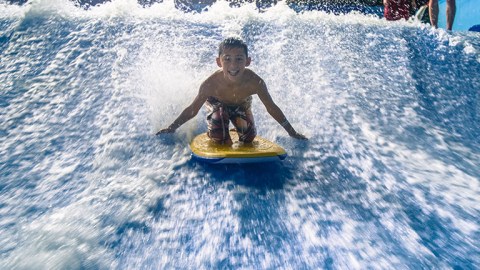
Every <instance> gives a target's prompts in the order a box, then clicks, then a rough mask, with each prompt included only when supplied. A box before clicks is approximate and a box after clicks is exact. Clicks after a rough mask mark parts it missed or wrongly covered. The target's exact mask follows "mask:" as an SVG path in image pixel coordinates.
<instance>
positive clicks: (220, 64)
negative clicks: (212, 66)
mask: <svg viewBox="0 0 480 270" xmlns="http://www.w3.org/2000/svg"><path fill="white" fill-rule="evenodd" d="M217 66H218V67H222V61H220V57H217Z"/></svg>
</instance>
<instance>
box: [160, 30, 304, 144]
mask: <svg viewBox="0 0 480 270" xmlns="http://www.w3.org/2000/svg"><path fill="white" fill-rule="evenodd" d="M216 61H217V65H218V66H219V67H220V68H221V69H220V70H218V71H215V72H214V73H213V74H212V75H210V77H208V78H207V79H206V80H205V81H204V82H203V83H202V84H201V85H200V90H199V91H198V94H197V96H196V97H195V99H194V100H193V102H192V104H190V105H189V106H188V107H187V108H185V109H184V110H183V112H182V113H181V114H180V115H179V116H178V117H177V119H175V121H173V123H172V124H171V125H170V126H169V127H167V128H165V129H162V130H160V131H159V132H157V135H159V134H162V133H173V132H175V130H176V129H177V128H179V127H180V126H181V125H183V124H184V123H185V122H187V121H188V120H190V119H192V118H193V117H194V116H195V115H197V113H198V111H199V110H200V108H201V107H202V105H203V104H204V103H205V104H206V107H207V111H208V114H207V122H208V133H207V134H208V136H209V137H210V139H212V140H213V141H215V142H217V143H220V144H232V140H231V138H230V134H229V131H228V125H229V121H231V122H232V124H233V125H234V126H235V129H236V131H237V133H238V137H239V141H241V142H244V143H250V142H252V141H253V139H254V138H255V136H256V134H257V133H256V129H255V123H254V121H253V114H252V111H251V103H252V95H258V97H259V98H260V100H261V101H262V103H263V104H264V105H265V107H266V109H267V111H268V113H269V114H270V115H271V116H272V117H273V118H274V119H275V120H276V121H277V122H278V123H280V125H281V126H283V128H284V129H285V130H286V131H287V132H288V134H289V135H290V136H292V137H294V138H296V139H302V140H306V139H307V138H306V137H305V136H303V135H302V134H299V133H297V132H296V131H295V129H294V128H293V127H292V125H290V123H289V122H288V120H287V118H286V117H285V115H284V114H283V112H282V111H281V110H280V108H279V107H278V106H277V105H276V104H275V103H274V102H273V100H272V97H271V96H270V94H269V93H268V90H267V86H266V85H265V82H264V81H263V79H262V78H260V77H259V76H258V75H257V74H255V73H254V72H253V71H252V70H250V69H247V68H246V67H247V66H249V65H250V62H251V58H250V57H249V56H248V48H247V45H246V44H245V43H244V42H243V41H242V40H241V39H238V38H227V39H225V40H224V41H223V42H222V43H220V46H219V51H218V57H217V59H216Z"/></svg>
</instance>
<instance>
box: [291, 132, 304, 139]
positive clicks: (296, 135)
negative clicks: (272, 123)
mask: <svg viewBox="0 0 480 270" xmlns="http://www.w3.org/2000/svg"><path fill="white" fill-rule="evenodd" d="M288 135H290V137H293V138H295V139H298V140H308V138H307V137H305V136H304V135H302V134H300V133H298V132H294V133H291V134H288Z"/></svg>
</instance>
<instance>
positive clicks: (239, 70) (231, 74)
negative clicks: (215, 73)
mask: <svg viewBox="0 0 480 270" xmlns="http://www.w3.org/2000/svg"><path fill="white" fill-rule="evenodd" d="M250 61H251V59H250V57H247V56H246V55H245V52H244V50H243V49H242V48H226V49H225V50H224V52H223V54H222V55H220V57H218V58H217V65H218V66H219V67H221V68H222V71H223V74H224V77H225V79H228V80H231V81H234V82H237V81H238V80H240V78H241V77H242V74H243V72H244V71H245V67H247V66H248V65H250Z"/></svg>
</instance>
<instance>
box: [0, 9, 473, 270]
mask: <svg viewBox="0 0 480 270" xmlns="http://www.w3.org/2000/svg"><path fill="white" fill-rule="evenodd" d="M0 25H1V27H0V57H1V58H0V82H1V84H0V85H1V86H0V87H1V88H0V91H1V95H0V107H1V110H0V123H1V125H0V135H1V136H0V171H1V181H0V235H1V237H0V269H452V268H453V269H478V268H480V241H479V239H480V169H479V168H480V139H479V138H480V93H479V91H480V77H479V74H480V35H479V33H475V32H466V31H465V32H462V31H456V32H451V33H448V32H446V31H444V30H442V29H437V30H435V29H432V28H430V27H428V26H426V25H421V24H417V23H407V22H387V21H385V20H382V19H379V18H377V17H374V16H365V15H362V14H358V13H352V14H348V15H333V14H326V13H324V12H320V11H312V12H305V13H300V14H299V13H296V12H295V11H293V10H292V9H291V8H289V7H287V6H286V5H284V4H283V3H280V4H278V5H276V6H274V7H272V8H270V9H267V10H266V11H264V12H258V11H257V10H256V8H255V6H254V5H244V6H242V7H240V8H231V7H229V5H228V4H226V3H223V2H219V3H216V4H214V5H213V6H212V7H210V8H209V10H208V11H206V12H201V13H184V12H182V11H179V10H177V9H175V7H174V4H173V2H170V1H166V2H164V3H161V4H155V5H152V6H151V7H148V8H141V7H139V6H138V5H137V4H136V3H135V2H134V1H126V0H121V1H115V2H111V3H108V4H105V5H101V6H98V7H95V8H91V9H89V10H84V9H80V8H77V7H75V6H74V5H73V4H70V3H69V2H65V1H54V0H41V1H36V2H32V3H31V4H29V5H25V6H11V5H0ZM230 35H240V36H242V37H243V38H244V39H245V40H246V41H247V42H248V43H249V45H250V49H251V56H252V58H253V61H252V65H251V68H252V69H253V70H255V71H256V72H257V73H259V74H260V75H261V76H262V77H263V78H264V79H265V81H266V82H267V85H268V86H269V89H270V92H271V94H272V97H273V98H274V100H275V101H276V102H277V104H278V105H279V106H280V107H281V108H282V109H283V111H284V112H285V114H286V115H287V116H288V117H289V119H290V122H291V123H293V125H294V126H295V128H296V129H297V130H299V131H300V132H302V133H304V134H305V135H307V136H308V137H309V138H310V140H309V141H308V142H303V141H296V140H294V139H291V138H289V137H288V135H287V134H286V132H285V131H284V130H283V129H282V128H281V127H280V126H279V125H278V124H277V123H275V121H274V120H273V119H272V118H271V117H270V116H269V115H268V113H267V112H266V110H265V109H264V107H263V106H262V105H261V102H260V101H259V100H258V98H255V99H254V104H253V109H254V113H255V118H256V123H257V125H258V132H259V134H260V135H262V136H263V137H266V138H268V139H270V140H274V141H276V142H278V143H280V144H282V145H283V146H284V147H285V148H286V150H287V152H288V154H289V157H288V158H287V159H286V160H285V161H283V162H278V163H271V164H259V165H228V166H227V165H220V166H213V165H204V164H201V163H197V162H195V161H192V160H191V159H190V153H189V148H188V142H189V141H190V140H191V139H192V138H193V136H194V135H196V134H198V133H200V132H203V131H205V123H204V115H203V111H202V113H199V115H198V116H197V117H196V118H194V119H193V120H191V121H190V122H188V123H187V124H185V125H184V126H182V127H181V128H180V129H179V130H178V132H177V133H175V134H174V135H170V136H163V137H155V136H154V135H153V134H154V133H155V131H157V130H158V129H159V128H161V127H165V126H166V125H168V124H169V123H171V121H172V120H173V119H175V117H176V116H177V115H178V114H179V113H180V111H181V110H182V109H183V107H185V106H186V105H188V104H189V102H190V101H191V100H192V98H193V97H194V96H195V94H196V91H197V89H198V87H199V85H200V83H201V82H202V80H203V79H204V78H205V77H206V76H208V75H209V74H210V73H211V72H213V71H214V70H216V69H217V67H216V64H215V61H214V60H215V57H216V48H217V45H218V43H219V42H220V41H221V40H222V39H223V38H224V37H226V36H230Z"/></svg>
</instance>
